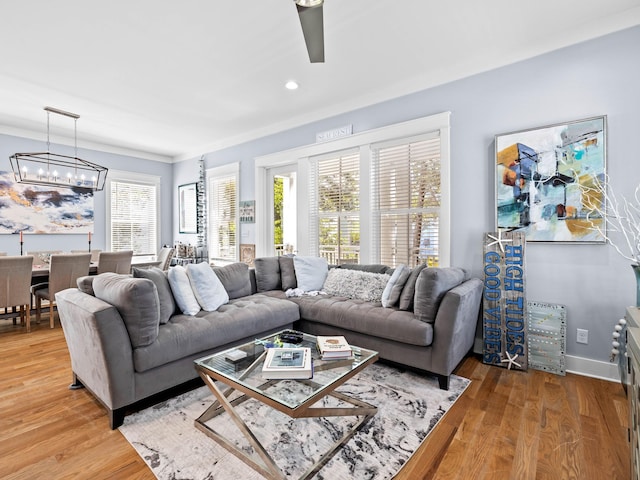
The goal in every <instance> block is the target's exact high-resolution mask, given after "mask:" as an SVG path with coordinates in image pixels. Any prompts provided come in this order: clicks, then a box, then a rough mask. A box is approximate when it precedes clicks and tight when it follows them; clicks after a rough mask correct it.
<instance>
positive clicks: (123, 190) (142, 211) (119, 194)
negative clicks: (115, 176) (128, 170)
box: [110, 180, 158, 255]
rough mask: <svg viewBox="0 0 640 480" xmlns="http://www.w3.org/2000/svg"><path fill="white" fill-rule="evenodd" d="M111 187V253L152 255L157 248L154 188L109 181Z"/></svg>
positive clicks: (120, 181)
mask: <svg viewBox="0 0 640 480" xmlns="http://www.w3.org/2000/svg"><path fill="white" fill-rule="evenodd" d="M110 184H111V191H110V193H111V250H112V251H114V252H117V251H122V250H133V254H134V255H155V254H156V250H157V245H158V240H157V235H158V225H157V218H158V216H157V188H156V186H155V185H150V184H145V183H137V182H131V181H122V180H112V181H111V182H110Z"/></svg>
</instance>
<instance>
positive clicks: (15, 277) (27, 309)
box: [0, 255, 33, 332]
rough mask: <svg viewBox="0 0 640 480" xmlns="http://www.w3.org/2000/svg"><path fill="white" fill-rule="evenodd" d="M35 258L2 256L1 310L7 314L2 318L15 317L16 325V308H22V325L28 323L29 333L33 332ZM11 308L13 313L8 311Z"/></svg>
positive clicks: (0, 275)
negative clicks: (32, 277)
mask: <svg viewBox="0 0 640 480" xmlns="http://www.w3.org/2000/svg"><path fill="white" fill-rule="evenodd" d="M32 268H33V257H32V256H31V255H26V256H19V257H14V256H5V255H3V256H0V308H3V309H4V311H5V313H3V314H2V315H0V317H2V318H11V317H13V323H14V324H15V323H16V315H17V312H16V311H15V309H14V307H20V313H19V315H20V324H21V325H24V324H25V321H26V323H27V332H30V331H31V290H30V288H31V269H32ZM9 308H11V311H9V310H8V309H9Z"/></svg>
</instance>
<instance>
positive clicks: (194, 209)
mask: <svg viewBox="0 0 640 480" xmlns="http://www.w3.org/2000/svg"><path fill="white" fill-rule="evenodd" d="M178 207H179V215H180V233H198V184H197V183H187V184H185V185H180V186H179V187H178Z"/></svg>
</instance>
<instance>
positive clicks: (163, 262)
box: [158, 247, 176, 270]
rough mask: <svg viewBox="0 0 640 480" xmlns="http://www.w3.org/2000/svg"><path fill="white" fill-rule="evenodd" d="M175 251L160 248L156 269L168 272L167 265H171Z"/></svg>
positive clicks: (169, 248) (168, 248)
mask: <svg viewBox="0 0 640 480" xmlns="http://www.w3.org/2000/svg"><path fill="white" fill-rule="evenodd" d="M175 251H176V249H175V248H171V247H162V249H160V253H158V268H159V269H161V270H169V265H171V259H172V258H173V255H174V253H175Z"/></svg>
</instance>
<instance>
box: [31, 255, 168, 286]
mask: <svg viewBox="0 0 640 480" xmlns="http://www.w3.org/2000/svg"><path fill="white" fill-rule="evenodd" d="M159 265H160V262H159V261H158V260H147V259H145V260H136V259H135V258H134V259H133V260H132V261H131V267H132V268H133V267H137V268H149V267H158V266H159ZM97 273H98V262H91V263H90V264H89V275H96V274H97ZM48 277H49V264H48V263H46V264H37V265H33V267H31V278H32V283H34V281H37V282H38V283H39V282H40V281H41V280H44V279H46V278H48Z"/></svg>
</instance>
